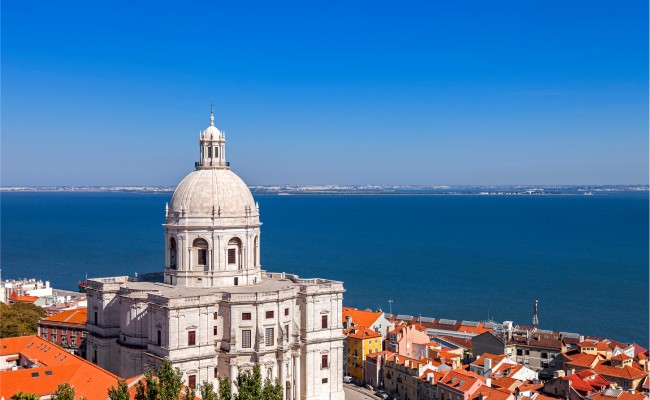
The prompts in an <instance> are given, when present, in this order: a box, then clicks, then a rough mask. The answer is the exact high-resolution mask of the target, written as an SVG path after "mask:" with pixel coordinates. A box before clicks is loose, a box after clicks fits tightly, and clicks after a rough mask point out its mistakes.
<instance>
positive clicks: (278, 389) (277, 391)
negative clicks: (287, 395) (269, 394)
mask: <svg viewBox="0 0 650 400" xmlns="http://www.w3.org/2000/svg"><path fill="white" fill-rule="evenodd" d="M283 398H284V388H283V387H282V385H281V384H280V380H279V379H276V380H275V385H273V400H283Z"/></svg>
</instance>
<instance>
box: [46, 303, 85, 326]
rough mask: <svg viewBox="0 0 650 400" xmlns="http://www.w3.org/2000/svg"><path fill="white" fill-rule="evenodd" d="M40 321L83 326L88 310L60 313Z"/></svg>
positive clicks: (80, 309) (77, 309) (78, 309)
mask: <svg viewBox="0 0 650 400" xmlns="http://www.w3.org/2000/svg"><path fill="white" fill-rule="evenodd" d="M41 321H52V322H68V323H71V324H85V323H86V322H87V321H88V309H87V308H86V307H83V308H75V309H73V310H65V311H61V312H60V313H58V314H54V315H52V316H49V317H47V318H43V319H41Z"/></svg>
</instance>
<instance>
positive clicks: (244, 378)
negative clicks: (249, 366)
mask: <svg viewBox="0 0 650 400" xmlns="http://www.w3.org/2000/svg"><path fill="white" fill-rule="evenodd" d="M235 386H237V394H236V395H235V400H258V399H260V398H261V397H262V373H261V372H260V365H259V364H255V365H254V366H253V373H251V372H250V371H241V370H239V373H238V374H237V380H236V381H235Z"/></svg>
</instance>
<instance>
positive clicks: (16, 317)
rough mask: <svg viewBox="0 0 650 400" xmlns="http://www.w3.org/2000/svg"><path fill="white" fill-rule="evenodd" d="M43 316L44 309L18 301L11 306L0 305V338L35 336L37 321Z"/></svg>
mask: <svg viewBox="0 0 650 400" xmlns="http://www.w3.org/2000/svg"><path fill="white" fill-rule="evenodd" d="M45 314H46V313H45V310H44V309H42V308H41V307H38V306H35V305H34V304H31V303H25V302H22V301H19V302H17V303H15V304H12V305H11V306H8V305H7V304H4V303H0V337H2V338H9V337H17V336H27V335H35V334H36V333H37V332H38V320H39V319H41V318H43V317H44V316H45Z"/></svg>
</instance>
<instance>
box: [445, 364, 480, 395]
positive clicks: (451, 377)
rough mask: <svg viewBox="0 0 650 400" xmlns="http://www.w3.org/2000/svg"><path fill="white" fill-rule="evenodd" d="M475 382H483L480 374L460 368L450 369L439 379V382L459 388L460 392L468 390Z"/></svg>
mask: <svg viewBox="0 0 650 400" xmlns="http://www.w3.org/2000/svg"><path fill="white" fill-rule="evenodd" d="M476 382H480V383H481V384H484V383H485V379H484V378H483V377H482V376H479V375H477V374H475V373H474V372H469V371H464V370H462V369H452V370H451V371H449V372H447V374H446V375H445V377H444V378H442V380H440V382H439V384H443V385H445V386H448V387H451V388H454V389H457V390H460V391H462V392H466V391H468V390H469V389H470V388H471V387H472V386H473V385H474V384H475V383H476Z"/></svg>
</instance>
